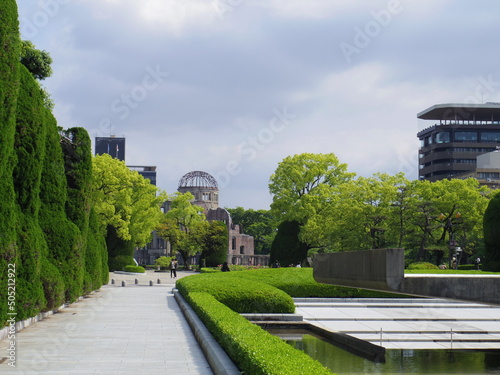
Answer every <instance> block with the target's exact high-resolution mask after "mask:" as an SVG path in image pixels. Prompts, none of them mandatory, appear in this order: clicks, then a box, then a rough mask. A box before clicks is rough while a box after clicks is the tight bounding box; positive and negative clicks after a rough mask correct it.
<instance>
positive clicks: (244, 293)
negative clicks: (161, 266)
mask: <svg viewBox="0 0 500 375" xmlns="http://www.w3.org/2000/svg"><path fill="white" fill-rule="evenodd" d="M230 274H231V272H221V273H217V274H199V275H193V276H189V277H183V278H182V279H179V280H178V281H177V284H176V285H177V288H178V289H179V292H180V293H181V294H182V295H183V296H187V294H188V293H191V292H206V293H210V294H211V295H213V296H214V297H215V298H216V299H217V300H218V301H220V302H222V303H223V304H225V305H226V306H228V307H229V308H231V309H232V310H234V311H236V312H239V313H293V312H294V311H295V305H294V303H293V300H292V299H291V297H290V296H288V295H287V294H286V293H284V292H282V291H280V290H278V289H276V288H274V287H273V286H270V285H267V284H264V283H261V282H259V281H256V280H255V281H254V280H250V279H246V280H245V282H244V283H243V282H241V281H240V280H241V279H238V278H236V279H235V278H233V277H231V276H230Z"/></svg>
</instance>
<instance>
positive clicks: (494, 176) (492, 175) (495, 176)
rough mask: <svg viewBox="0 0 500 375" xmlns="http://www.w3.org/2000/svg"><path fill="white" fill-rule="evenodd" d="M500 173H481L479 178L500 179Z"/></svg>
mask: <svg viewBox="0 0 500 375" xmlns="http://www.w3.org/2000/svg"><path fill="white" fill-rule="evenodd" d="M499 177H500V173H499V172H479V178H499Z"/></svg>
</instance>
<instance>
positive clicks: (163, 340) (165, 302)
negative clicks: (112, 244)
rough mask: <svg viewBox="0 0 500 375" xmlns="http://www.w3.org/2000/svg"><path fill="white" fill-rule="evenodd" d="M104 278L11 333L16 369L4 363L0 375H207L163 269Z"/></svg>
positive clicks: (0, 347) (4, 345)
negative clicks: (66, 303)
mask: <svg viewBox="0 0 500 375" xmlns="http://www.w3.org/2000/svg"><path fill="white" fill-rule="evenodd" d="M190 274H193V273H192V272H182V271H181V272H178V276H179V277H182V276H185V275H190ZM111 278H113V279H115V285H111V283H110V284H108V285H106V286H103V287H102V288H101V289H100V290H99V291H98V292H96V293H93V294H92V295H90V296H89V297H88V298H84V299H82V300H80V301H78V302H75V303H73V304H71V305H69V306H68V307H66V308H65V309H63V310H61V311H60V312H59V313H57V314H54V315H52V316H49V317H47V318H46V319H44V320H42V321H40V322H38V323H36V324H33V325H31V326H29V327H27V328H25V329H23V330H22V331H20V332H17V334H16V368H12V367H11V366H9V365H8V361H6V360H4V361H2V362H3V363H0V373H1V374H50V375H58V374H65V375H68V374H104V375H108V374H109V375H114V374H134V375H141V374H144V375H146V374H151V375H152V374H155V375H162V374H169V375H194V374H199V375H209V374H212V371H211V369H210V367H209V365H208V362H207V361H206V359H205V357H204V355H203V353H202V351H201V349H200V347H199V345H198V343H197V342H196V340H195V338H194V336H193V334H192V332H191V330H190V328H189V326H188V324H187V322H186V320H185V319H184V316H183V315H182V312H181V310H180V308H179V306H178V305H177V302H176V301H175V300H174V296H173V294H172V288H173V287H174V285H175V279H171V278H170V274H167V273H147V274H145V275H136V274H134V275H130V274H129V275H118V274H114V273H111V274H110V280H111ZM136 278H137V280H138V284H139V285H135V279H136ZM158 279H160V284H158V283H157V282H158ZM122 281H125V283H126V286H125V287H122V286H121V282H122ZM150 281H153V283H154V285H153V286H149V282H150ZM7 349H8V340H2V341H0V358H2V357H5V356H6V353H7Z"/></svg>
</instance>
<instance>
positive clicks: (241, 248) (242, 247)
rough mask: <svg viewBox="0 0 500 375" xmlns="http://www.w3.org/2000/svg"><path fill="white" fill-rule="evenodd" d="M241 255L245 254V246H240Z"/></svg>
mask: <svg viewBox="0 0 500 375" xmlns="http://www.w3.org/2000/svg"><path fill="white" fill-rule="evenodd" d="M240 254H245V246H243V245H242V246H240Z"/></svg>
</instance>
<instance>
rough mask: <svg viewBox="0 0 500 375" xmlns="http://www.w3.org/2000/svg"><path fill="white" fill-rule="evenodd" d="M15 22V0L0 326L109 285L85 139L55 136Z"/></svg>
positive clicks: (4, 38)
mask: <svg viewBox="0 0 500 375" xmlns="http://www.w3.org/2000/svg"><path fill="white" fill-rule="evenodd" d="M17 18H18V15H17V6H16V3H15V1H13V0H6V1H4V2H3V3H2V11H1V12H0V44H1V45H2V48H1V49H0V103H2V105H1V106H0V134H1V136H0V290H1V292H0V327H2V326H3V325H4V324H5V322H6V321H7V319H8V318H9V317H11V316H12V315H8V314H9V313H15V314H16V315H15V316H16V319H17V320H23V319H26V318H29V317H32V316H34V315H36V314H37V313H39V312H41V311H46V310H51V309H53V308H55V307H59V306H60V305H61V304H62V303H64V302H72V301H74V300H76V298H78V297H79V296H81V295H82V294H85V293H87V292H90V291H91V290H94V289H96V288H98V287H100V286H101V285H102V284H103V283H104V282H107V278H108V271H107V262H106V260H107V250H106V247H105V243H104V242H103V239H104V237H103V236H102V234H99V231H98V230H96V228H97V221H96V220H97V217H96V216H95V214H93V213H92V209H91V205H90V204H89V199H90V198H89V197H90V190H89V189H90V184H89V183H90V178H91V174H90V173H91V168H90V164H89V162H90V161H91V158H92V156H91V150H90V138H89V136H88V134H87V132H86V131H85V130H84V129H79V128H78V129H74V130H73V131H72V132H67V133H66V135H67V137H61V135H60V134H59V129H58V127H57V123H56V120H55V118H54V116H53V115H52V113H51V111H50V109H49V108H47V107H46V106H45V103H44V95H43V92H42V89H41V87H40V85H39V83H38V82H37V81H36V80H35V79H34V78H33V76H32V75H31V73H30V72H29V71H28V70H27V69H26V68H25V67H24V66H23V65H21V63H20V36H19V25H18V20H17ZM7 271H9V272H7ZM8 285H9V286H11V288H10V289H8ZM14 288H15V289H14ZM7 292H9V294H10V295H9V294H8V293H7ZM8 295H9V297H10V298H12V296H13V295H15V304H8V303H7V302H8V300H7V296H8ZM9 301H10V302H12V300H9ZM8 308H9V310H7V309H8Z"/></svg>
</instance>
